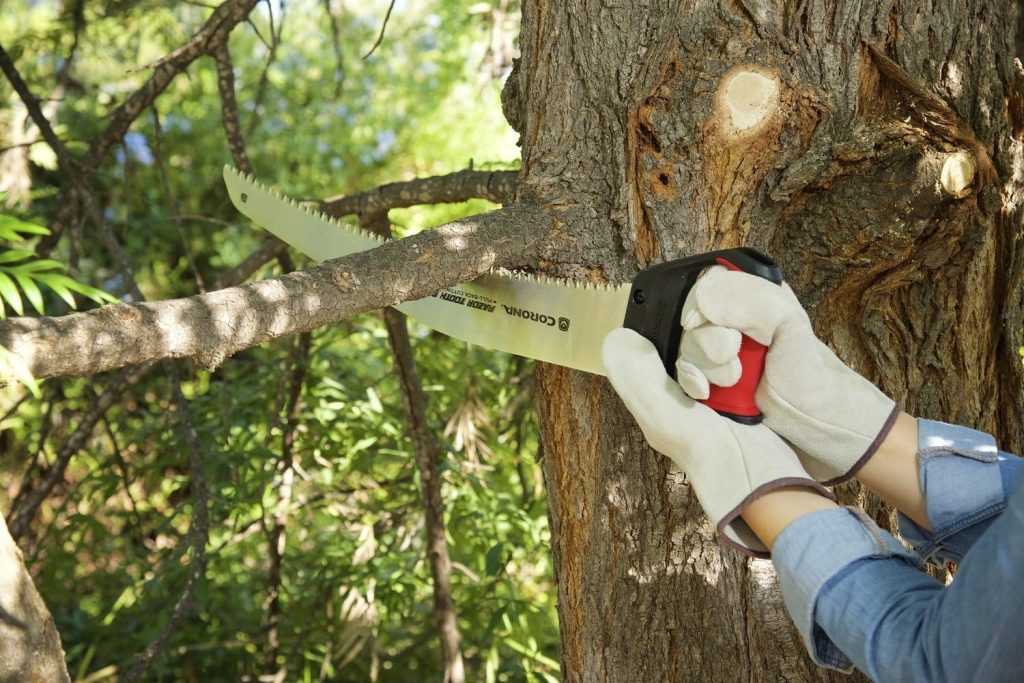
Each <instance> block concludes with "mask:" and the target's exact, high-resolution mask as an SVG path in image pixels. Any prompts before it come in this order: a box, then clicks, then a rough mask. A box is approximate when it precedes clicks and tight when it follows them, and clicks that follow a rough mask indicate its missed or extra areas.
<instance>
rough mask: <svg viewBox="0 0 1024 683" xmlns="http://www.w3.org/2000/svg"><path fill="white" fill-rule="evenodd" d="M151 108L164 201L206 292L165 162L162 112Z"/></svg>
mask: <svg viewBox="0 0 1024 683" xmlns="http://www.w3.org/2000/svg"><path fill="white" fill-rule="evenodd" d="M151 110H152V112H153V164H154V165H155V166H156V171H157V177H158V178H160V188H161V189H162V190H163V194H164V201H165V202H166V203H167V206H168V208H169V209H170V210H171V220H172V221H173V222H174V225H175V227H176V228H177V230H178V239H179V240H180V241H181V250H182V252H183V253H184V254H185V262H186V263H188V268H189V270H190V271H191V272H192V278H193V279H194V280H195V283H196V289H197V290H198V291H200V292H205V291H206V283H205V282H203V275H202V273H200V272H199V266H198V265H196V260H195V259H194V258H193V257H192V245H191V243H190V242H189V239H188V235H187V234H186V232H185V226H184V225H182V222H181V220H179V219H178V216H179V215H180V214H181V210H180V207H179V206H178V200H177V198H176V197H175V196H174V191H173V190H172V189H171V181H170V177H169V176H168V173H167V164H166V163H165V162H164V152H163V149H164V144H163V139H164V133H163V130H164V129H163V126H162V125H161V123H160V112H159V111H158V110H157V108H156V104H153V106H152V107H151Z"/></svg>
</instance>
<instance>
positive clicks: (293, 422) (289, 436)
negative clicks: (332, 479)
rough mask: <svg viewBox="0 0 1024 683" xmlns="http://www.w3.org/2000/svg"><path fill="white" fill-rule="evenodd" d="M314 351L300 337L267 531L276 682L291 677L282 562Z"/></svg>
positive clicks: (271, 667)
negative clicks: (285, 651)
mask: <svg viewBox="0 0 1024 683" xmlns="http://www.w3.org/2000/svg"><path fill="white" fill-rule="evenodd" d="M311 348H312V335H311V334H310V333H309V332H306V333H304V334H301V335H299V339H298V343H297V344H296V349H295V366H294V367H293V368H292V374H291V378H290V380H289V391H288V399H287V400H288V402H287V405H286V413H285V414H286V417H285V425H284V431H283V435H282V437H281V461H280V477H281V479H280V485H279V487H278V502H277V505H276V506H275V509H274V518H273V522H272V525H271V526H270V527H269V529H268V531H267V549H268V551H269V553H270V567H269V571H268V580H267V601H266V605H267V607H266V609H267V624H266V631H267V646H268V647H267V657H266V663H265V665H264V671H265V675H266V676H267V677H268V678H271V679H272V680H284V679H285V676H286V675H287V661H282V662H280V664H279V663H278V654H279V652H280V649H281V638H280V622H281V578H282V577H281V563H282V561H283V559H284V550H285V530H286V528H287V524H288V513H289V512H290V509H291V497H292V485H293V482H294V478H295V470H294V467H293V465H294V461H295V456H294V446H295V439H296V438H297V436H298V427H299V405H300V400H301V397H302V387H303V385H304V384H305V381H306V372H307V370H308V369H309V355H310V349H311Z"/></svg>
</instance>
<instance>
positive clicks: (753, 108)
mask: <svg viewBox="0 0 1024 683" xmlns="http://www.w3.org/2000/svg"><path fill="white" fill-rule="evenodd" d="M780 89H781V88H780V85H779V79H778V77H777V76H776V75H775V74H774V73H771V72H769V71H765V70H763V69H761V68H760V67H756V66H742V67H737V68H736V69H733V70H732V71H730V72H729V73H727V74H726V75H725V77H724V78H722V82H721V84H720V85H719V86H718V97H717V104H718V114H717V117H718V119H719V121H720V122H721V123H723V124H724V125H725V127H726V134H727V135H728V136H730V137H735V136H739V135H756V134H757V132H758V131H760V130H761V129H762V128H764V126H765V125H767V124H768V123H769V122H771V119H772V117H774V116H775V115H776V114H777V113H778V111H779V93H780Z"/></svg>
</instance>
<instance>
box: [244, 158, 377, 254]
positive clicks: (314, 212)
mask: <svg viewBox="0 0 1024 683" xmlns="http://www.w3.org/2000/svg"><path fill="white" fill-rule="evenodd" d="M227 168H228V170H229V171H230V172H231V173H233V174H234V175H235V176H237V177H238V178H240V179H241V180H242V181H243V182H245V183H248V184H249V185H253V186H255V187H256V188H257V189H258V190H261V191H263V192H265V193H266V194H269V195H271V196H273V197H274V198H275V199H277V200H279V201H282V202H284V203H285V204H287V205H288V206H290V207H292V208H293V209H295V210H297V211H301V212H302V213H304V214H306V215H307V216H310V217H311V218H316V219H318V220H322V221H324V222H326V223H329V224H330V225H333V226H335V227H337V228H338V229H339V230H348V231H349V232H354V233H355V234H357V235H359V236H360V237H365V238H367V239H369V240H372V241H374V242H376V243H377V244H384V242H386V241H387V240H385V239H384V238H383V237H381V236H380V235H377V234H375V233H372V232H370V231H369V230H364V229H363V228H361V227H357V226H352V225H349V224H348V223H343V222H341V221H340V220H339V219H337V218H335V217H334V216H328V215H327V214H325V213H324V212H323V211H320V210H319V209H317V208H314V207H312V206H310V205H309V204H307V203H303V202H299V201H298V200H297V199H294V198H292V197H289V196H288V195H286V194H283V193H281V192H279V191H278V190H277V188H275V187H273V186H271V185H265V184H263V183H262V182H260V181H259V180H257V179H256V176H253V175H249V174H248V173H243V172H242V171H240V170H239V169H237V168H235V167H234V166H227Z"/></svg>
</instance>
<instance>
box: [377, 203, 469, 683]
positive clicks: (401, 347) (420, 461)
mask: <svg viewBox="0 0 1024 683" xmlns="http://www.w3.org/2000/svg"><path fill="white" fill-rule="evenodd" d="M361 225H362V227H363V229H365V230H372V231H374V232H376V233H378V234H380V235H382V236H384V237H386V238H389V239H390V238H391V225H390V223H389V222H388V220H387V215H386V214H385V213H383V212H382V213H378V214H373V215H371V216H366V217H365V218H364V219H363V221H362V222H361ZM383 315H384V326H385V327H386V328H387V331H388V345H389V346H390V347H391V357H392V360H393V361H394V367H395V374H396V375H397V376H398V384H399V386H400V387H401V389H402V403H403V405H404V407H405V417H406V424H407V427H408V432H409V438H410V440H411V441H412V448H413V454H414V456H415V458H416V469H417V470H419V474H420V489H421V495H422V496H423V517H424V521H425V523H426V532H427V562H428V564H429V565H430V575H431V579H432V584H433V591H434V623H435V625H436V626H437V631H438V639H439V640H440V643H441V658H442V660H443V661H444V679H443V680H444V681H446V683H464V681H465V680H466V672H465V665H464V664H463V661H462V650H461V648H460V643H461V641H462V635H461V633H459V625H458V619H457V615H456V612H455V601H454V600H453V599H452V586H451V575H452V563H451V557H450V556H449V554H448V540H447V535H446V534H445V528H444V498H443V497H442V495H441V472H440V466H439V463H440V461H441V446H440V444H439V443H438V441H437V438H436V437H435V435H434V434H433V432H431V430H430V426H429V425H428V424H427V397H426V394H424V393H423V385H422V383H421V382H420V377H419V373H418V372H417V370H416V361H415V359H414V358H413V354H412V343H411V341H410V340H409V327H408V325H407V324H406V321H405V316H404V315H403V314H402V313H401V312H400V311H398V310H396V309H394V308H390V307H389V308H385V309H384V312H383Z"/></svg>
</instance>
